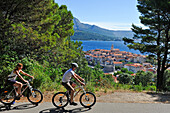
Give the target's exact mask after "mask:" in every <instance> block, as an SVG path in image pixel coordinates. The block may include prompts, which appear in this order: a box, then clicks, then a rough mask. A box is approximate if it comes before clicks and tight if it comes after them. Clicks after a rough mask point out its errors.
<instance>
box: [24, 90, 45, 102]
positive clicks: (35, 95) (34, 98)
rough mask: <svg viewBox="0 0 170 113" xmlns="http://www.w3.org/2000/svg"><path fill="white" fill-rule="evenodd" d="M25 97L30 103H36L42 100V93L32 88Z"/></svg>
mask: <svg viewBox="0 0 170 113" xmlns="http://www.w3.org/2000/svg"><path fill="white" fill-rule="evenodd" d="M27 99H28V101H29V102H31V103H32V104H37V105H38V104H39V103H40V102H41V101H42V100H43V95H42V93H41V91H39V90H38V89H33V90H32V93H31V92H29V93H28V94H27Z"/></svg>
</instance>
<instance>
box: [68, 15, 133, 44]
mask: <svg viewBox="0 0 170 113" xmlns="http://www.w3.org/2000/svg"><path fill="white" fill-rule="evenodd" d="M73 22H74V30H75V34H74V35H73V36H71V38H72V39H73V40H104V41H115V40H122V38H123V37H128V38H131V37H132V36H133V32H132V31H123V30H122V31H121V30H119V31H115V30H107V29H104V28H100V27H98V26H96V25H89V24H84V23H81V22H80V21H79V20H78V19H77V18H74V19H73Z"/></svg>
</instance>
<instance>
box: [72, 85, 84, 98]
mask: <svg viewBox="0 0 170 113" xmlns="http://www.w3.org/2000/svg"><path fill="white" fill-rule="evenodd" d="M74 89H75V90H76V89H79V90H78V91H75V92H74V97H76V96H77V94H78V93H79V92H80V91H81V90H83V92H84V93H85V94H86V91H85V90H84V87H83V86H82V85H81V86H80V85H79V86H77V87H76V88H74Z"/></svg>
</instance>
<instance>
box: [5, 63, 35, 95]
mask: <svg viewBox="0 0 170 113" xmlns="http://www.w3.org/2000/svg"><path fill="white" fill-rule="evenodd" d="M22 68H23V65H22V64H21V63H18V64H17V66H16V67H15V69H14V70H13V71H12V73H11V74H10V75H8V80H7V83H9V82H10V83H12V84H13V85H14V86H15V87H17V91H16V92H17V94H16V95H17V96H18V97H21V96H22V94H21V88H22V86H23V84H22V83H21V82H18V81H16V78H17V76H19V77H20V79H21V80H22V81H24V82H26V83H28V81H27V80H25V79H24V78H23V77H22V76H21V75H20V74H19V73H20V72H21V73H22V74H24V75H26V76H29V77H31V78H33V79H34V77H33V76H31V75H29V74H27V73H25V72H24V71H22Z"/></svg>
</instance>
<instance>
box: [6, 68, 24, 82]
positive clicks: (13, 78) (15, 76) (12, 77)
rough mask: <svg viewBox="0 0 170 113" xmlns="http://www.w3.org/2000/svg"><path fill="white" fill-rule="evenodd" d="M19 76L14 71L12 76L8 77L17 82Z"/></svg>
mask: <svg viewBox="0 0 170 113" xmlns="http://www.w3.org/2000/svg"><path fill="white" fill-rule="evenodd" d="M20 71H21V70H19V72H20ZM17 76H18V75H17V74H16V73H14V71H12V73H11V74H10V75H8V80H16V78H17Z"/></svg>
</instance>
